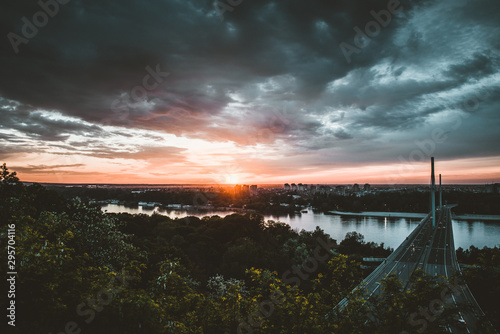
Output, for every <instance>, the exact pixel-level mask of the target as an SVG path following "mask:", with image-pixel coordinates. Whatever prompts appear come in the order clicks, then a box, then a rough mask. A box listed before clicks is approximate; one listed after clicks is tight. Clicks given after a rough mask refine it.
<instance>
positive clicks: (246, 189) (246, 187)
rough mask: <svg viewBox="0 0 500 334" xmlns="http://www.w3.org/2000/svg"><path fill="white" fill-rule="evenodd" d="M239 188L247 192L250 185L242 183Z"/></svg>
mask: <svg viewBox="0 0 500 334" xmlns="http://www.w3.org/2000/svg"><path fill="white" fill-rule="evenodd" d="M241 190H242V191H243V192H249V191H250V186H249V185H248V184H244V185H243V186H241Z"/></svg>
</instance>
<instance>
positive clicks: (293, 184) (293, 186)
mask: <svg viewBox="0 0 500 334" xmlns="http://www.w3.org/2000/svg"><path fill="white" fill-rule="evenodd" d="M295 190H297V185H296V184H295V183H292V191H295Z"/></svg>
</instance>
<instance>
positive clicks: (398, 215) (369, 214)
mask: <svg viewBox="0 0 500 334" xmlns="http://www.w3.org/2000/svg"><path fill="white" fill-rule="evenodd" d="M328 213H329V214H333V215H340V216H357V217H388V218H389V217H390V218H424V217H425V216H427V214H426V213H414V212H374V211H364V212H343V211H328Z"/></svg>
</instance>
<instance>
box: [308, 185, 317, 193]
mask: <svg viewBox="0 0 500 334" xmlns="http://www.w3.org/2000/svg"><path fill="white" fill-rule="evenodd" d="M309 191H310V192H311V193H313V194H314V193H315V192H316V186H313V185H312V184H311V186H310V187H309Z"/></svg>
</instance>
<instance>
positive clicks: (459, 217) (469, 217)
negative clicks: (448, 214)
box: [452, 214, 500, 221]
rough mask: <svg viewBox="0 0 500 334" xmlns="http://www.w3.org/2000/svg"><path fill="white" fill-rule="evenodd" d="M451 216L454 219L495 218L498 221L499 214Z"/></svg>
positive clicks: (499, 218) (499, 219)
mask: <svg viewBox="0 0 500 334" xmlns="http://www.w3.org/2000/svg"><path fill="white" fill-rule="evenodd" d="M452 218H453V219H456V220H497V221H500V216H498V215H469V214H463V215H456V214H452Z"/></svg>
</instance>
